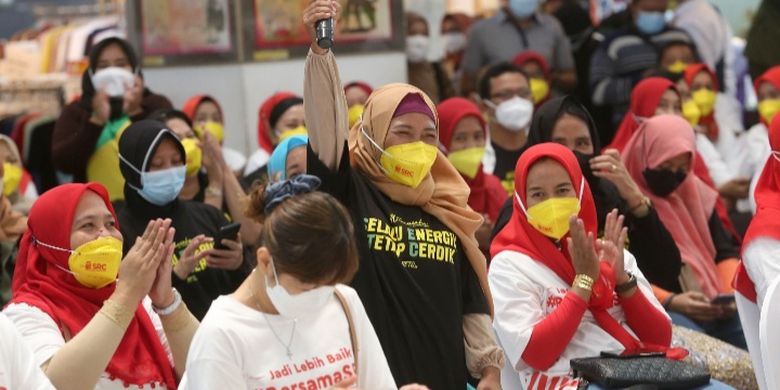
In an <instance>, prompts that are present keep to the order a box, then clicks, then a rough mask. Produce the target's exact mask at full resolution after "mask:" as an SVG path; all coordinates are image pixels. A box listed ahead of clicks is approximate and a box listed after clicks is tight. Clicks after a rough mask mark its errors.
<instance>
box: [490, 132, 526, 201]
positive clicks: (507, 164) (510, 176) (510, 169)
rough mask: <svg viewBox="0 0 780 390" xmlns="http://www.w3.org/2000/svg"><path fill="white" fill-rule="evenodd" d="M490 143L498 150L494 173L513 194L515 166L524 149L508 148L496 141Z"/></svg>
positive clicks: (507, 190)
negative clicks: (497, 143)
mask: <svg viewBox="0 0 780 390" xmlns="http://www.w3.org/2000/svg"><path fill="white" fill-rule="evenodd" d="M490 144H491V145H492V146H493V150H494V151H495V152H496V167H495V168H494V169H493V175H495V176H496V177H498V179H499V180H501V185H502V186H503V187H504V189H505V190H506V192H507V193H508V194H510V195H511V194H513V193H514V191H515V166H516V165H517V159H519V158H520V154H521V153H522V152H523V149H522V148H521V149H519V150H506V149H504V148H502V147H500V146H498V145H496V144H495V142H491V143H490Z"/></svg>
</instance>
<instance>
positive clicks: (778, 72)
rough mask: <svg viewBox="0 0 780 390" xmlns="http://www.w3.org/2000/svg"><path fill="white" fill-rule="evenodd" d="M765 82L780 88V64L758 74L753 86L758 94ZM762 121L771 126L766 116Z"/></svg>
mask: <svg viewBox="0 0 780 390" xmlns="http://www.w3.org/2000/svg"><path fill="white" fill-rule="evenodd" d="M765 82H766V83H769V84H772V85H774V86H775V88H777V89H780V65H777V66H773V67H771V68H769V70H767V71H766V72H764V73H763V74H762V75H761V76H758V78H757V79H756V80H755V81H753V87H754V88H755V89H756V94H758V89H759V87H760V86H761V84H762V83H765ZM761 123H763V124H764V125H766V127H769V123H766V122H765V121H764V118H761ZM773 150H774V149H773Z"/></svg>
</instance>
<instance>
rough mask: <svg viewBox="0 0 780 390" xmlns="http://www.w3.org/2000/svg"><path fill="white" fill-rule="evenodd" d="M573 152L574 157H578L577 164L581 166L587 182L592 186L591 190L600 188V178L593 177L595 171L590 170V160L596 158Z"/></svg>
mask: <svg viewBox="0 0 780 390" xmlns="http://www.w3.org/2000/svg"><path fill="white" fill-rule="evenodd" d="M573 152H574V156H576V157H577V163H578V164H580V170H581V171H582V175H583V176H585V180H586V181H587V182H588V184H589V185H590V188H591V189H593V188H596V187H598V182H599V178H598V177H596V176H595V175H593V170H592V169H590V159H592V158H593V157H594V156H593V155H592V154H585V153H582V152H578V151H576V150H573Z"/></svg>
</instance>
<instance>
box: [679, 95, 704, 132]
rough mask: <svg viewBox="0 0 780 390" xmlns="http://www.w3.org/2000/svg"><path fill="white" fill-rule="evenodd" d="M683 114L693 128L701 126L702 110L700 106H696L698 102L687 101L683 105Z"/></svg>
mask: <svg viewBox="0 0 780 390" xmlns="http://www.w3.org/2000/svg"><path fill="white" fill-rule="evenodd" d="M682 114H683V117H684V118H685V119H686V120H687V121H688V123H690V124H691V126H696V125H698V124H699V119H701V110H700V109H699V105H698V104H696V102H694V101H693V100H692V99H688V100H686V101H685V103H683V105H682Z"/></svg>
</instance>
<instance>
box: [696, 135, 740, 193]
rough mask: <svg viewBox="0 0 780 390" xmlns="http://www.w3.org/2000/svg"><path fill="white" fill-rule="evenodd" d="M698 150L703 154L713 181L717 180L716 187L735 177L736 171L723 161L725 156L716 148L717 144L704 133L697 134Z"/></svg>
mask: <svg viewBox="0 0 780 390" xmlns="http://www.w3.org/2000/svg"><path fill="white" fill-rule="evenodd" d="M696 150H698V151H699V154H701V157H702V160H704V165H706V166H707V169H708V170H709V171H710V175H711V176H712V181H714V182H715V186H716V187H720V186H721V185H723V184H725V183H726V182H728V181H729V180H731V179H733V178H734V173H733V172H731V169H730V168H729V167H728V165H726V163H725V162H724V161H723V157H722V156H721V155H720V152H718V149H717V148H715V145H713V144H712V142H711V141H710V140H709V138H707V136H706V135H704V134H696Z"/></svg>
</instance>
